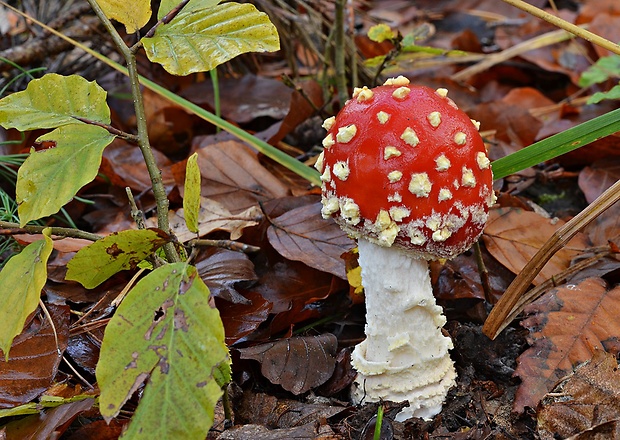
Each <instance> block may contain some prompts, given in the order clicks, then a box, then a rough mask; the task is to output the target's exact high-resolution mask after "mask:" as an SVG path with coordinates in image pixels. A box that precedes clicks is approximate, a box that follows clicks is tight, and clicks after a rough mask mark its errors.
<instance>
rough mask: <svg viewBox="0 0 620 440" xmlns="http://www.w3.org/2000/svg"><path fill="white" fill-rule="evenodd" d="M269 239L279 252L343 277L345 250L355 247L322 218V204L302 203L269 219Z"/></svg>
mask: <svg viewBox="0 0 620 440" xmlns="http://www.w3.org/2000/svg"><path fill="white" fill-rule="evenodd" d="M267 237H268V238H269V242H270V243H271V245H272V246H273V247H274V249H275V250H277V251H278V252H279V253H280V255H282V256H283V257H285V258H288V259H289V260H295V261H301V262H303V263H305V264H307V265H308V266H310V267H313V268H315V269H318V270H321V271H324V272H328V273H331V274H333V275H336V276H337V277H340V278H342V279H346V273H345V268H344V260H343V259H342V258H341V257H340V256H341V255H342V254H343V253H344V252H347V251H348V250H350V249H352V248H353V247H355V242H354V241H353V240H351V239H350V238H349V237H348V236H347V234H346V233H345V232H343V231H342V229H340V227H339V226H338V225H337V224H336V223H335V222H334V221H333V220H330V221H326V220H324V219H323V218H322V217H321V204H320V203H314V204H312V205H306V206H302V207H299V208H296V209H293V210H291V211H288V212H287V213H285V214H283V215H281V216H279V217H277V218H275V219H272V220H271V226H269V229H267Z"/></svg>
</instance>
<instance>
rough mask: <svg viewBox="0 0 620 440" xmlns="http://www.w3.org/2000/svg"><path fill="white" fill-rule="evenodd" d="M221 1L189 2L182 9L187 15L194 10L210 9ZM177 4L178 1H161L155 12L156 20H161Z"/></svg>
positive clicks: (191, 0)
mask: <svg viewBox="0 0 620 440" xmlns="http://www.w3.org/2000/svg"><path fill="white" fill-rule="evenodd" d="M221 1H222V0H190V2H189V3H187V4H186V5H185V6H184V7H183V12H184V13H187V12H190V11H194V10H196V9H203V8H212V7H213V6H215V5H217V4H218V3H220V2H221ZM179 3H180V1H179V0H162V1H161V3H160V5H159V11H157V19H158V20H161V18H162V17H164V16H165V15H166V14H168V13H169V12H170V11H172V10H173V9H174V8H175V7H176V6H178V4H179Z"/></svg>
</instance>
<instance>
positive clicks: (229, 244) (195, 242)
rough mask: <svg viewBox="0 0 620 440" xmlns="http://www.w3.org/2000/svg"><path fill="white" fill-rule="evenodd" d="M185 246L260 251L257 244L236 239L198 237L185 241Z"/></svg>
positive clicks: (248, 252)
mask: <svg viewBox="0 0 620 440" xmlns="http://www.w3.org/2000/svg"><path fill="white" fill-rule="evenodd" d="M187 246H190V247H198V246H211V247H218V248H224V249H229V250H231V251H238V252H244V253H246V254H251V253H255V252H258V251H260V248H259V247H258V246H252V245H250V244H245V243H239V242H238V241H232V240H209V239H199V238H194V239H192V240H190V241H188V242H187Z"/></svg>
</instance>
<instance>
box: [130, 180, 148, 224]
mask: <svg viewBox="0 0 620 440" xmlns="http://www.w3.org/2000/svg"><path fill="white" fill-rule="evenodd" d="M125 192H126V193H127V198H128V199H129V206H130V207H131V218H132V219H133V221H134V222H136V225H138V229H146V220H145V218H144V212H142V210H140V208H138V205H136V199H134V198H133V194H132V192H131V188H129V187H128V186H127V187H125Z"/></svg>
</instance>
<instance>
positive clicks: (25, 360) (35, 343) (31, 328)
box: [0, 304, 69, 438]
mask: <svg viewBox="0 0 620 440" xmlns="http://www.w3.org/2000/svg"><path fill="white" fill-rule="evenodd" d="M47 309H48V310H49V312H50V315H51V316H52V319H53V321H54V328H55V330H56V334H57V336H58V346H57V345H56V338H55V335H54V331H53V329H52V326H51V324H50V322H49V320H48V319H47V318H46V317H45V315H43V314H42V313H38V314H36V315H35V316H34V318H33V319H32V320H30V322H28V323H27V324H26V326H25V328H24V331H23V332H22V333H21V334H20V335H18V336H16V337H15V339H14V340H13V345H12V346H11V351H10V356H9V361H8V362H5V361H4V356H2V357H1V358H0V408H11V407H13V406H17V405H20V404H23V403H27V402H30V401H31V400H32V399H34V398H36V397H38V396H39V395H41V394H42V393H43V392H44V391H45V390H47V389H48V388H49V386H50V385H51V384H52V381H53V380H54V378H55V377H56V373H57V372H58V365H59V364H60V360H61V358H62V355H61V353H63V352H64V350H65V348H66V347H67V340H68V337H69V307H68V306H64V305H63V306H57V305H53V304H48V305H47ZM59 350H60V353H59ZM13 438H15V437H13ZM19 438H21V437H19Z"/></svg>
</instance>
